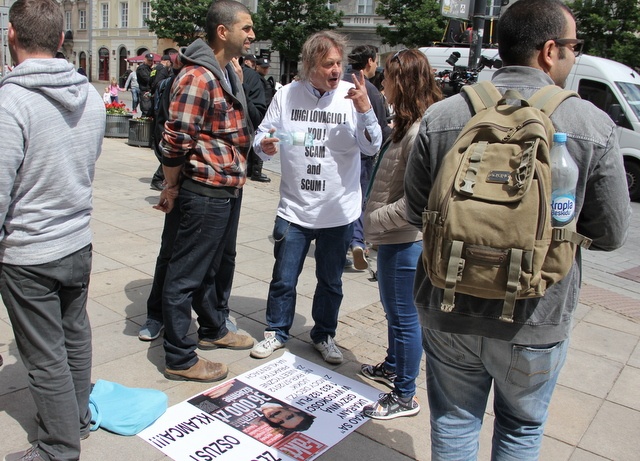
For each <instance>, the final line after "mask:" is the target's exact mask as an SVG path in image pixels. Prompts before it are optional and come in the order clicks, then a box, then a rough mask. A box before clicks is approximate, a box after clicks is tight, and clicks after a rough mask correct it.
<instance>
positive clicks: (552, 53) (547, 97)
mask: <svg viewBox="0 0 640 461" xmlns="http://www.w3.org/2000/svg"><path fill="white" fill-rule="evenodd" d="M581 45H582V41H581V40H578V39H577V38H576V23H575V19H574V17H573V15H572V13H571V11H570V10H569V9H568V8H567V6H566V5H564V4H563V3H562V2H560V1H559V0H528V1H526V2H525V1H522V2H516V3H514V4H513V5H512V6H511V7H509V9H508V10H507V11H506V12H505V13H504V15H503V16H502V17H501V18H500V29H499V51H500V57H501V58H502V60H503V62H504V64H505V65H506V66H505V67H503V68H502V69H500V70H498V71H497V72H496V73H495V74H494V77H493V79H492V83H493V85H495V88H496V89H497V92H495V94H494V87H493V86H490V85H480V86H477V87H474V90H471V91H467V90H466V89H464V90H463V91H462V92H461V93H460V94H459V95H456V96H453V97H451V98H448V99H446V100H444V101H442V102H440V103H437V104H435V105H433V106H431V108H430V109H429V110H428V111H427V112H426V114H425V117H424V119H423V121H422V124H421V127H420V132H419V135H418V137H417V139H416V143H415V145H414V148H413V151H412V153H411V156H410V159H409V163H408V165H407V173H406V175H405V196H406V200H407V213H408V216H407V218H408V220H409V222H411V223H412V224H414V225H416V226H418V227H420V228H423V226H424V229H425V231H424V234H425V246H424V250H423V258H422V259H423V262H422V263H419V264H418V268H417V273H416V281H415V289H414V294H415V301H416V306H417V307H418V311H419V313H420V317H421V323H422V326H423V338H424V341H423V344H424V348H425V352H426V357H427V391H428V397H429V407H430V412H431V447H432V448H431V451H432V453H431V459H432V460H434V461H438V460H450V459H456V460H475V459H477V457H478V440H479V433H480V428H481V425H482V418H483V415H484V411H485V408H486V405H487V400H488V396H489V391H490V389H491V387H492V384H493V387H494V402H493V409H494V412H495V425H494V435H493V446H492V459H496V460H515V459H517V460H536V459H538V458H539V455H540V445H541V442H542V436H543V429H544V424H545V421H546V419H547V414H548V407H549V403H550V400H551V395H552V393H553V389H554V387H555V384H556V381H557V378H558V374H559V372H560V370H561V368H562V366H563V364H564V361H565V358H566V354H567V349H568V342H569V337H570V332H571V325H572V316H573V313H574V310H575V308H576V306H577V304H578V294H579V284H580V251H581V249H580V247H581V246H582V247H588V246H589V244H590V249H592V250H601V251H612V250H614V249H616V248H619V247H620V246H622V244H623V243H624V241H625V238H626V235H627V229H628V226H629V215H630V206H629V198H628V197H629V196H628V192H627V184H626V177H625V172H624V168H623V162H622V156H621V154H620V151H619V146H618V142H617V138H616V131H615V124H614V123H613V122H612V121H611V119H610V118H609V117H608V116H607V115H606V114H605V113H604V112H601V111H600V110H599V109H597V108H596V107H595V106H594V105H592V104H591V103H589V102H587V101H583V100H581V99H580V98H579V97H578V96H577V95H576V94H575V93H571V92H565V91H563V90H561V89H560V88H558V87H563V86H564V84H565V79H566V78H567V76H568V74H569V72H570V70H571V67H572V65H573V63H574V62H575V57H576V56H578V55H579V53H580V50H581ZM552 85H557V87H553V86H552ZM540 89H543V90H542V91H539V90H540ZM523 114H524V115H523ZM472 117H473V119H472ZM494 117H496V118H494ZM482 123H484V125H482ZM501 130H502V135H499V132H500V131H501ZM554 131H555V132H558V133H560V132H561V133H566V137H567V142H566V145H567V148H568V151H569V153H570V155H571V157H572V158H573V160H574V161H575V163H576V164H577V166H578V170H579V173H578V180H577V185H576V187H575V218H574V220H573V223H571V224H569V225H568V226H566V227H552V225H551V191H550V190H549V188H550V187H551V184H552V180H553V175H551V173H550V170H551V167H550V164H551V161H550V157H549V150H550V149H551V143H552V139H553V134H554ZM467 132H468V133H471V135H469V136H467V135H465V133H467ZM459 135H460V136H459ZM454 145H455V147H454ZM452 147H454V148H453V149H452ZM500 153H502V156H501V155H499V154H500ZM525 235H531V237H530V238H522V237H523V236H525ZM423 263H424V264H423Z"/></svg>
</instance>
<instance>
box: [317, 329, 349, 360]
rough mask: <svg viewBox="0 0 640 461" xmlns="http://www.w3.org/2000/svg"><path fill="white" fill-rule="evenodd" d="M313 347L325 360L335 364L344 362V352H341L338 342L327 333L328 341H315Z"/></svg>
mask: <svg viewBox="0 0 640 461" xmlns="http://www.w3.org/2000/svg"><path fill="white" fill-rule="evenodd" d="M313 347H315V348H316V350H317V351H319V352H320V353H321V354H322V358H323V359H324V361H325V362H327V363H332V364H334V365H337V364H339V363H342V360H343V357H342V352H340V349H338V346H336V343H335V341H334V340H333V338H332V337H331V336H329V335H327V340H326V341H320V342H319V343H313Z"/></svg>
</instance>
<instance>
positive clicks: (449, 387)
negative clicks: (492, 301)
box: [423, 328, 569, 461]
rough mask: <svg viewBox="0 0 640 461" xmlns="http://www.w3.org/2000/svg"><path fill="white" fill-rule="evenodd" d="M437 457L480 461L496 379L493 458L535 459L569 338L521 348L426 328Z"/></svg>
mask: <svg viewBox="0 0 640 461" xmlns="http://www.w3.org/2000/svg"><path fill="white" fill-rule="evenodd" d="M423 345H424V349H425V352H426V354H427V394H428V396H429V408H430V410H431V459H432V460H433V461H445V460H446V461H452V460H456V461H467V460H469V461H470V460H476V459H477V456H478V437H479V433H480V428H481V426H482V418H483V416H484V411H485V408H486V404H487V399H488V396H489V390H490V389H491V383H492V381H493V386H494V401H493V410H494V413H495V422H494V428H493V446H492V453H491V459H492V460H493V461H534V460H537V459H538V458H539V455H540V445H541V443H542V436H543V431H544V424H545V422H546V420H547V415H548V410H549V402H550V401H551V395H552V394H553V390H554V388H555V385H556V381H557V380H558V375H559V373H560V370H561V369H562V366H563V365H564V362H565V359H566V356H567V348H568V346H569V341H568V340H565V341H561V342H559V343H555V344H548V345H538V346H521V345H518V344H513V343H510V342H508V341H501V340H497V339H491V338H484V337H481V336H475V335H459V334H450V333H444V332H441V331H435V330H430V329H428V328H424V329H423Z"/></svg>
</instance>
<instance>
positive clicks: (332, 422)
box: [138, 352, 380, 461]
mask: <svg viewBox="0 0 640 461" xmlns="http://www.w3.org/2000/svg"><path fill="white" fill-rule="evenodd" d="M379 394H380V391H379V390H378V389H375V388H373V387H371V386H368V385H366V384H363V383H361V382H359V381H356V380H354V379H351V378H347V377H346V376H343V375H340V374H338V373H336V372H334V371H332V370H329V369H327V368H324V367H322V366H320V365H316V364H315V363H313V362H309V361H308V360H304V359H302V358H300V357H297V356H295V355H293V354H291V353H289V352H286V353H285V354H284V355H282V356H281V357H280V358H277V359H274V360H271V361H270V362H267V363H265V364H263V365H261V366H259V367H257V368H255V369H253V370H251V371H248V372H246V373H243V374H242V375H240V376H237V377H236V378H233V379H231V380H229V381H226V382H224V383H222V384H219V385H216V386H214V387H212V388H210V389H207V390H206V391H204V392H202V393H201V394H198V395H195V396H193V397H191V398H189V399H187V400H185V401H184V402H181V403H179V404H177V405H174V406H172V407H170V408H169V409H168V410H167V412H166V413H165V414H164V415H163V416H161V417H160V418H159V419H158V420H157V421H156V422H155V423H153V424H152V425H151V426H149V427H148V428H147V429H145V430H144V431H142V432H140V433H139V434H138V436H139V437H141V438H142V439H144V440H146V441H147V442H148V443H150V444H151V445H152V446H154V447H156V448H157V449H158V450H160V451H162V452H163V453H164V454H165V455H167V456H169V457H171V458H172V459H174V460H176V461H307V460H312V459H314V458H316V457H317V456H319V455H320V454H322V453H324V452H325V451H327V450H328V449H329V448H331V447H332V446H333V445H335V444H336V443H338V442H339V441H340V440H342V439H343V438H344V437H346V436H347V435H348V434H349V433H351V432H352V431H354V430H355V429H357V428H358V427H360V426H361V425H362V424H364V423H365V422H366V421H368V418H367V417H366V416H364V415H363V414H362V408H363V407H364V406H365V405H368V404H370V403H372V402H374V401H376V400H377V399H378V395H379Z"/></svg>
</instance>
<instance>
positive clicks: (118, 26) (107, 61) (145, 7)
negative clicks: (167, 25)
mask: <svg viewBox="0 0 640 461" xmlns="http://www.w3.org/2000/svg"><path fill="white" fill-rule="evenodd" d="M58 1H59V2H60V5H61V8H62V10H63V15H64V30H65V41H64V44H63V47H62V52H63V54H64V55H65V57H66V59H67V60H68V61H69V62H71V63H73V64H74V66H75V67H76V68H80V67H82V68H84V70H85V72H86V73H87V76H89V78H90V80H92V81H109V80H110V78H111V77H116V78H118V77H120V76H121V75H123V74H124V72H125V70H126V69H127V68H128V67H129V66H130V64H129V63H128V62H127V59H128V58H133V57H136V56H139V55H141V54H144V53H147V52H149V51H152V52H154V53H158V54H160V55H162V54H165V53H167V52H169V51H172V50H176V49H177V46H176V44H175V43H173V42H172V41H171V40H160V39H158V37H157V36H156V35H155V34H154V33H152V32H150V31H149V29H148V28H147V26H146V25H145V19H146V18H148V17H149V15H150V14H151V2H150V1H149V0H58ZM258 1H259V0H242V2H243V3H244V4H246V5H247V6H248V7H249V9H251V10H252V11H256V9H257V2H258ZM0 3H2V4H3V5H4V6H6V7H10V6H11V4H13V1H12V0H0ZM328 7H330V8H335V9H337V10H341V11H343V12H344V18H343V23H344V26H343V27H341V28H340V29H338V31H339V32H341V33H344V34H346V35H347V36H348V37H349V49H348V50H347V51H349V50H350V49H351V48H353V47H355V46H358V45H362V44H372V45H376V46H378V47H379V48H380V52H381V53H387V52H389V51H392V50H391V49H390V48H389V47H388V46H386V45H382V43H381V40H380V37H379V36H378V35H377V34H376V26H377V25H378V24H387V21H386V20H385V19H384V18H381V17H379V16H376V15H375V7H376V4H375V0H342V1H341V2H340V3H338V4H335V5H330V6H328ZM257 38H258V41H256V42H255V43H254V44H253V46H252V48H251V51H252V52H253V53H254V54H256V55H261V56H265V57H269V59H270V60H271V64H272V65H271V69H270V72H269V73H270V75H273V77H274V78H275V79H276V80H279V79H280V75H281V73H282V70H281V69H280V60H279V57H278V53H277V52H275V51H274V52H272V51H271V50H270V46H269V45H270V43H269V42H268V41H261V40H259V38H260V37H257ZM7 60H10V58H7ZM5 64H8V65H10V64H11V63H10V62H5Z"/></svg>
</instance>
